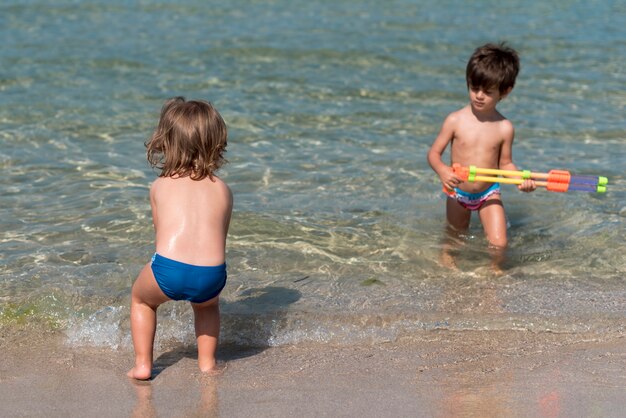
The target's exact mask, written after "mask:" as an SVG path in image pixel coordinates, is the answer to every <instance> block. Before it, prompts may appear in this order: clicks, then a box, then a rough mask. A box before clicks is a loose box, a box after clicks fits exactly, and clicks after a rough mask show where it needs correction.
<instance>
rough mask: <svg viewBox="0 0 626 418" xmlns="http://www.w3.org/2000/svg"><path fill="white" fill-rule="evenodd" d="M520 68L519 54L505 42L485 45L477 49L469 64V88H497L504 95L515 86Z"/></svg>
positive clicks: (466, 76) (466, 71)
mask: <svg viewBox="0 0 626 418" xmlns="http://www.w3.org/2000/svg"><path fill="white" fill-rule="evenodd" d="M519 67H520V64H519V56H518V55H517V52H516V51H515V50H514V49H513V48H510V47H508V46H507V45H506V44H505V43H504V42H503V43H501V44H499V45H496V44H486V45H483V46H481V47H479V48H476V50H475V51H474V53H473V54H472V56H471V57H470V59H469V62H468V63H467V68H466V70H465V79H466V81H467V88H468V89H469V88H472V87H482V88H485V89H493V88H496V89H498V91H499V92H500V94H503V93H504V92H506V91H507V90H508V89H509V88H513V86H514V85H515V79H516V77H517V74H518V73H519Z"/></svg>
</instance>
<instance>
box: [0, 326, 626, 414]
mask: <svg viewBox="0 0 626 418" xmlns="http://www.w3.org/2000/svg"><path fill="white" fill-rule="evenodd" d="M2 334H3V335H2V337H3V338H2V347H1V348H2V352H3V353H4V355H3V356H2V360H1V361H0V387H1V388H2V390H1V391H0V416H3V417H44V416H45V417H68V416H71V417H79V416H80V417H84V416H99V417H123V416H133V417H156V416H165V417H193V416H216V417H217V416H224V417H247V416H255V417H287V416H301V417H313V416H420V417H421V416H423V417H450V416H476V417H479V416H480V417H486V416H487V417H488V416H493V417H560V416H563V417H565V416H567V417H588V416H602V417H618V416H623V411H624V408H625V407H626V396H624V393H626V339H625V338H624V336H623V335H620V336H617V337H612V338H610V339H603V338H599V336H598V335H583V334H552V333H540V334H533V333H530V332H527V331H503V332H498V331H491V332H484V331H467V332H450V331H428V332H424V333H423V334H421V335H417V336H413V337H412V338H411V340H410V341H409V340H406V339H405V340H402V341H397V342H393V343H383V344H379V345H371V346H330V345H319V344H316V345H298V346H282V347H270V348H250V347H238V346H221V347H220V350H219V360H220V365H221V368H222V370H221V372H220V373H219V374H217V375H215V376H206V375H202V374H201V373H199V372H198V371H197V368H196V358H195V347H184V346H178V347H171V348H170V349H168V350H166V351H164V352H160V353H157V355H156V362H155V376H154V378H153V379H152V380H151V381H149V382H134V381H131V380H129V379H128V378H127V377H126V376H125V372H126V371H127V370H128V369H129V368H130V366H131V363H132V354H131V352H130V351H128V350H126V349H124V350H111V349H97V348H85V347H81V348H72V347H68V346H67V345H66V344H65V343H64V338H63V335H61V334H60V333H56V332H43V333H42V334H41V335H39V337H38V338H37V341H32V335H33V333H31V332H30V331H29V333H28V335H27V334H25V333H23V332H20V331H16V330H6V329H5V330H3V331H2Z"/></svg>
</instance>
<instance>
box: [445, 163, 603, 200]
mask: <svg viewBox="0 0 626 418" xmlns="http://www.w3.org/2000/svg"><path fill="white" fill-rule="evenodd" d="M452 169H453V170H454V173H455V174H456V175H457V177H458V178H460V179H461V180H463V181H470V182H474V181H485V182H490V183H496V182H497V183H505V184H522V183H523V182H524V180H526V179H531V180H535V184H536V185H537V186H541V187H545V188H546V189H547V190H549V191H551V192H567V191H570V190H577V191H581V192H592V193H606V185H607V184H608V182H609V180H608V179H607V178H606V177H602V176H598V177H594V176H575V175H572V174H570V172H569V171H565V170H551V171H550V172H549V173H535V172H532V171H530V170H523V171H513V170H498V169H492V168H477V167H475V166H473V165H470V166H469V167H462V166H461V165H460V164H452ZM498 176H503V177H498ZM510 177H516V178H510Z"/></svg>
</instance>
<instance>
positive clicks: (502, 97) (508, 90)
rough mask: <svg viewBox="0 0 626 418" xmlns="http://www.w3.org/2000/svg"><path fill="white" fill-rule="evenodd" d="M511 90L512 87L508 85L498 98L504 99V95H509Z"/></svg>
mask: <svg viewBox="0 0 626 418" xmlns="http://www.w3.org/2000/svg"><path fill="white" fill-rule="evenodd" d="M512 90H513V87H509V88H508V89H506V90H505V92H504V93H502V95H500V100H502V99H504V98H505V97H506V96H508V95H509V93H510V92H511V91H512Z"/></svg>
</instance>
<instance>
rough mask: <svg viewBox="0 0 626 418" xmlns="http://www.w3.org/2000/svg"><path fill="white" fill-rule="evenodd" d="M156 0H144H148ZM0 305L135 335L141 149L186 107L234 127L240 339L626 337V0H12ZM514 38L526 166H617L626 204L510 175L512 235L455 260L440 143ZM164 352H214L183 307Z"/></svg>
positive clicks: (103, 336)
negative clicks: (486, 61)
mask: <svg viewBox="0 0 626 418" xmlns="http://www.w3.org/2000/svg"><path fill="white" fill-rule="evenodd" d="M134 3H135V2H134ZM0 34H1V37H2V40H3V42H2V45H1V46H0V61H1V62H2V66H1V67H0V149H1V150H2V151H1V152H0V167H1V168H2V174H3V175H2V176H1V177H0V190H1V193H0V303H1V304H0V319H1V321H2V322H1V323H2V324H18V325H20V326H23V325H24V324H29V323H35V322H37V323H40V322H41V321H44V322H45V323H49V324H50V326H51V327H55V328H59V329H61V330H63V332H66V333H67V335H68V342H69V343H70V344H76V345H82V344H95V345H104V346H112V347H118V346H122V347H125V346H127V345H128V344H129V341H130V339H129V335H130V333H129V328H128V303H129V292H130V286H131V284H132V281H133V280H134V278H135V276H136V274H137V273H138V271H139V270H140V268H141V266H142V265H143V264H144V263H146V262H147V261H148V260H149V257H150V255H151V253H152V251H153V235H152V227H151V220H150V213H149V202H148V199H147V196H148V187H149V184H150V182H151V181H152V179H153V178H154V176H155V173H154V172H152V171H151V170H150V169H149V167H148V166H147V164H146V162H145V155H144V148H143V141H144V140H145V139H146V138H147V136H148V135H149V134H150V132H151V130H152V129H153V127H154V126H155V124H156V120H157V117H158V112H159V109H160V107H161V104H162V103H163V101H164V100H165V99H166V98H168V97H171V96H175V95H184V96H186V97H188V98H203V99H207V100H210V101H212V102H213V103H214V104H215V106H216V107H217V108H218V109H219V110H220V112H221V113H222V115H223V116H224V118H225V120H226V122H227V124H228V126H229V135H230V136H229V149H228V154H227V158H228V159H229V161H230V163H229V164H228V165H227V166H226V167H225V168H224V169H223V171H222V177H223V178H224V179H225V180H226V181H227V182H228V183H229V184H230V186H231V188H232V189H233V192H234V195H235V213H234V217H233V222H232V226H231V233H230V236H229V241H228V263H229V283H228V285H227V287H226V289H225V291H224V293H223V298H222V300H223V304H222V306H223V314H224V315H223V317H224V321H223V322H224V326H223V340H224V341H226V342H229V341H230V342H236V343H241V344H251V345H280V344H291V343H301V342H308V341H322V342H336V343H342V344H357V343H359V344H361V343H370V342H379V341H389V340H395V339H397V338H402V337H410V336H411V335H412V334H413V333H416V332H420V331H422V330H430V329H454V330H463V329H487V330H488V329H528V330H531V331H534V332H544V331H550V332H587V331H591V332H598V333H603V334H605V335H611V334H617V333H619V334H623V332H624V326H625V323H626V317H625V314H624V312H626V280H625V274H624V273H625V271H626V262H625V258H624V253H625V250H626V245H625V244H624V236H625V235H626V234H625V228H624V221H625V217H626V199H625V196H626V193H625V185H626V181H625V179H624V165H625V164H626V152H625V149H626V148H625V142H624V140H625V136H626V121H625V120H624V114H625V112H624V111H625V108H626V92H625V90H624V85H625V84H626V76H625V73H624V56H626V43H625V41H624V39H626V6H624V4H623V3H620V2H617V1H595V2H594V1H585V2H582V1H558V2H550V3H546V4H544V3H543V2H526V1H510V2H504V4H503V2H496V1H485V0H483V1H478V2H472V4H471V5H470V4H469V3H467V2H463V1H441V2H436V4H435V3H433V2H425V1H391V2H374V1H365V2H354V1H348V0H335V1H332V2H331V1H316V2H310V1H307V2H305V1H287V0H276V1H269V2H268V1H230V2H213V1H211V2H206V1H200V0H197V1H190V0H189V1H183V2H167V1H159V2H156V1H142V2H136V3H135V4H127V2H123V1H107V2H104V1H102V2H86V1H80V0H75V1H52V2H49V1H46V2H43V1H28V2H25V1H19V2H17V1H15V2H12V1H4V2H3V3H2V5H0ZM500 40H506V41H508V42H509V43H510V44H511V46H513V47H515V48H516V49H517V50H518V51H519V53H520V55H521V59H522V71H521V73H520V77H519V79H518V82H517V85H516V88H515V90H514V91H513V93H512V94H511V96H510V97H508V98H507V99H506V100H505V101H504V102H502V104H501V106H500V110H501V111H502V112H503V113H504V114H505V115H506V116H507V117H508V118H509V119H511V120H512V122H513V123H514V125H515V127H516V143H515V148H514V159H515V161H516V163H517V165H518V166H520V167H522V168H528V169H532V170H534V171H548V170H550V169H556V168H561V169H568V170H570V171H572V172H574V173H576V174H588V175H604V176H607V177H609V181H610V184H609V191H608V193H607V194H606V195H592V194H589V193H567V194H557V193H550V192H546V191H541V190H540V191H537V192H536V193H534V194H531V195H527V194H521V193H518V192H517V191H516V190H515V188H514V187H512V186H505V189H504V199H505V203H506V208H507V213H508V217H509V222H510V229H509V235H510V243H511V246H510V249H509V252H508V255H507V262H506V272H505V275H504V276H501V277H493V275H491V274H490V273H489V271H488V270H489V269H488V265H489V256H488V254H487V252H486V251H485V247H486V243H485V240H484V238H483V236H482V231H481V228H480V225H479V224H478V222H476V221H477V219H474V222H473V226H472V229H471V230H470V232H469V234H468V236H466V237H465V238H464V239H463V247H462V248H461V249H460V250H459V254H458V260H457V262H458V264H459V266H460V267H461V268H462V270H463V272H461V273H455V272H451V271H450V270H448V269H446V268H445V267H442V266H441V265H440V263H439V253H440V250H441V245H442V238H443V230H444V208H443V204H444V201H443V198H442V196H441V193H440V186H439V185H438V183H437V181H436V178H435V175H434V173H433V172H432V171H431V170H430V168H429V167H428V165H427V163H426V160H425V154H426V152H427V150H428V148H429V146H430V144H431V142H432V140H433V139H434V137H435V135H436V134H437V131H438V129H439V126H440V124H441V122H442V121H443V118H444V117H445V116H446V115H447V114H448V113H449V112H450V111H453V110H455V109H457V108H459V107H462V106H463V105H464V104H465V103H466V100H467V94H466V87H465V82H464V68H465V63H466V60H467V58H468V57H469V55H470V54H471V52H472V50H473V49H474V48H475V47H476V46H478V45H480V44H482V43H485V42H488V41H500ZM160 312H161V314H160V315H161V317H160V321H161V327H160V328H159V334H158V338H159V341H170V340H175V341H185V342H186V341H191V340H192V334H193V332H192V326H191V322H190V319H191V312H190V311H189V309H188V307H187V306H185V305H184V304H169V305H166V306H164V307H163V308H162V309H161V311H160Z"/></svg>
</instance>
